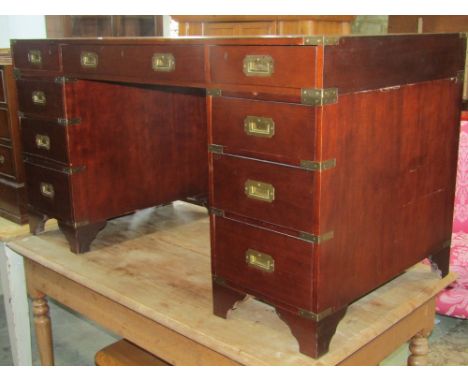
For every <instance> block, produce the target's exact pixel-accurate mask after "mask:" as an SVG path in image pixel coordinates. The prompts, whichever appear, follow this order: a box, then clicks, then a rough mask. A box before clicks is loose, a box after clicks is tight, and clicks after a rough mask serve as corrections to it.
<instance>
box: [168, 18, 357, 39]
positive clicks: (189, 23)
mask: <svg viewBox="0 0 468 382" xmlns="http://www.w3.org/2000/svg"><path fill="white" fill-rule="evenodd" d="M171 17H172V18H173V19H174V20H175V21H177V22H178V23H179V36H252V35H297V34H299V35H302V34H350V33H351V23H352V22H353V20H354V18H355V16H171Z"/></svg>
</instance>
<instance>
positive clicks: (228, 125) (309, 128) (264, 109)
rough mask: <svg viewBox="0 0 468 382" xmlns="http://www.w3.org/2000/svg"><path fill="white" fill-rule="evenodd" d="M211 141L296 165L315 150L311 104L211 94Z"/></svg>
mask: <svg viewBox="0 0 468 382" xmlns="http://www.w3.org/2000/svg"><path fill="white" fill-rule="evenodd" d="M212 118H213V119H212V122H213V123H212V126H213V143H214V144H218V145H222V146H224V147H225V151H227V152H230V153H234V154H239V155H243V156H248V157H254V158H260V159H266V160H271V161H276V162H283V163H288V164H292V165H297V166H299V165H300V163H301V160H313V159H314V153H315V108H311V107H307V106H301V105H293V104H286V103H279V102H264V101H250V100H241V99H236V98H225V97H214V98H213V111H212Z"/></svg>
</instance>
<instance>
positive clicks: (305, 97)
mask: <svg viewBox="0 0 468 382" xmlns="http://www.w3.org/2000/svg"><path fill="white" fill-rule="evenodd" d="M337 102H338V89H337V88H328V89H320V88H303V89H301V103H302V104H303V105H309V106H323V105H330V104H334V103H337Z"/></svg>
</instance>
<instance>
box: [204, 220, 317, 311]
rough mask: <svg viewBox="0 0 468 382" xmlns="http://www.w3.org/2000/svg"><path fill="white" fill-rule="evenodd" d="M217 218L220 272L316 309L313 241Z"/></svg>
mask: <svg viewBox="0 0 468 382" xmlns="http://www.w3.org/2000/svg"><path fill="white" fill-rule="evenodd" d="M215 219H216V221H215V225H214V227H215V228H214V250H213V264H214V274H215V275H216V276H220V277H222V278H224V279H226V280H227V281H228V283H229V284H232V285H233V286H237V287H239V288H240V289H242V290H247V291H248V293H251V294H253V295H257V297H259V298H264V299H265V300H267V301H269V302H274V303H278V302H279V303H285V304H288V305H292V306H295V307H300V308H304V309H310V310H312V309H311V308H312V306H311V305H312V285H313V280H312V277H313V261H314V256H313V250H314V246H313V244H311V243H307V242H305V241H302V240H298V239H295V238H292V237H290V236H286V235H283V234H280V233H276V232H273V231H267V230H264V229H261V228H258V227H255V226H253V225H247V224H244V223H240V222H238V221H235V220H230V219H225V218H221V217H216V218H215Z"/></svg>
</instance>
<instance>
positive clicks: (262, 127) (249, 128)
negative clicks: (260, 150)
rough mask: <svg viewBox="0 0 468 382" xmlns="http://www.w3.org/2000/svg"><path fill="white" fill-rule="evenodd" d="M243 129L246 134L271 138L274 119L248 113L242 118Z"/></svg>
mask: <svg viewBox="0 0 468 382" xmlns="http://www.w3.org/2000/svg"><path fill="white" fill-rule="evenodd" d="M244 131H245V133H246V134H247V135H253V136H255V137H261V138H271V137H272V136H273V135H275V121H273V119H271V118H265V117H255V116H252V115H249V116H247V117H245V119H244Z"/></svg>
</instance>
